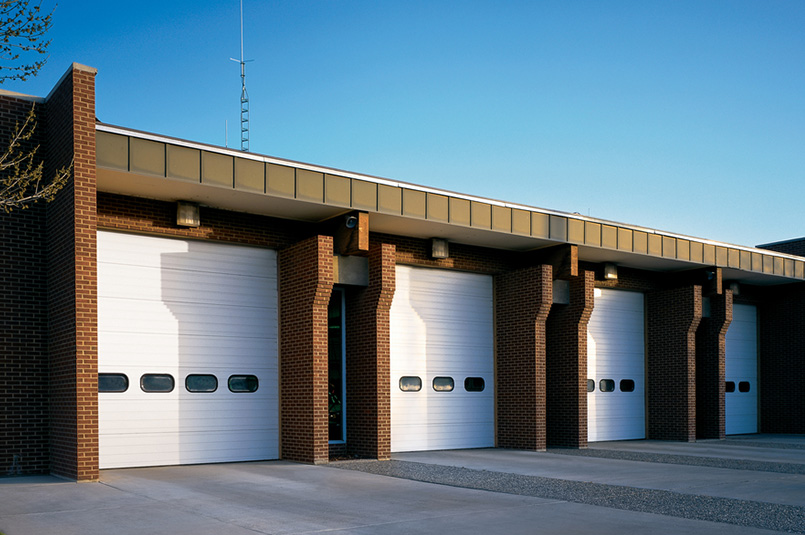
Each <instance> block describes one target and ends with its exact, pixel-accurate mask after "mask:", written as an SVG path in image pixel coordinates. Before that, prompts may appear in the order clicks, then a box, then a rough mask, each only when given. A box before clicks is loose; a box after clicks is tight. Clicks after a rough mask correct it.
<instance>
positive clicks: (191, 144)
mask: <svg viewBox="0 0 805 535" xmlns="http://www.w3.org/2000/svg"><path fill="white" fill-rule="evenodd" d="M95 129H96V130H98V131H101V132H107V133H110V134H119V135H125V136H131V137H136V138H139V139H145V140H149V141H155V142H160V143H169V144H173V145H178V146H182V147H187V148H191V149H198V150H204V151H208V152H213V153H216V154H223V155H227V156H232V157H234V158H243V159H248V160H254V161H259V162H264V163H272V164H276V165H284V166H291V167H296V168H299V169H305V170H308V171H313V172H317V173H326V174H331V175H338V176H343V177H348V178H354V179H357V180H365V181H368V182H373V183H375V184H383V185H387V186H393V187H399V188H406V189H411V190H416V191H422V192H425V193H432V194H436V195H444V196H448V197H454V198H458V199H464V200H468V201H474V202H481V203H486V204H490V205H493V206H500V207H505V208H513V209H518V210H526V211H529V212H536V213H540V214H546V215H553V216H560V217H565V218H568V219H575V220H578V221H585V222H590V223H598V224H603V225H612V226H617V227H620V228H625V229H629V230H633V231H638V232H645V233H647V234H653V235H658V236H666V237H670V238H677V239H683V240H689V241H692V242H696V243H701V244H704V245H712V246H717V247H728V248H731V249H737V250H741V251H747V252H762V253H763V254H764V255H768V256H775V257H779V258H788V259H792V260H800V261H801V260H802V257H799V256H796V255H790V254H786V253H780V252H778V251H773V250H767V249H759V248H758V247H752V246H747V245H738V244H732V243H727V242H720V241H716V240H709V239H706V238H699V237H696V236H689V235H686V234H679V233H675V232H669V231H663V230H658V229H652V228H649V227H642V226H638V225H633V224H630V223H623V222H620V221H613V220H608V219H600V218H595V217H589V216H584V215H581V214H579V213H575V212H563V211H560V210H551V209H547V208H540V207H535V206H528V205H524V204H519V203H511V202H506V201H501V200H497V199H488V198H485V197H479V196H475V195H468V194H465V193H459V192H454V191H450V190H444V189H439V188H433V187H429V186H422V185H419V184H413V183H410V182H403V181H400V180H394V179H388V178H383V177H378V176H373V175H367V174H362V173H355V172H352V171H345V170H343V169H337V168H334V167H326V166H322V165H316V164H309V163H304V162H298V161H295V160H288V159H285V158H278V157H275V156H267V155H262V154H255V153H252V152H244V151H241V150H237V149H230V148H227V147H220V146H218V145H210V144H207V143H200V142H195V141H188V140H185V139H180V138H175V137H171V136H166V135H162V134H154V133H152V132H144V131H141V130H135V129H132V128H126V127H122V126H116V125H111V124H106V123H96V125H95ZM794 241H795V240H794Z"/></svg>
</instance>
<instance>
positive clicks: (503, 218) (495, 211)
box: [492, 206, 512, 232]
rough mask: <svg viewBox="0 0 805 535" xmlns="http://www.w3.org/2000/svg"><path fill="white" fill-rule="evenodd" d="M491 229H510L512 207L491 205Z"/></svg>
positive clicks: (502, 230) (508, 230)
mask: <svg viewBox="0 0 805 535" xmlns="http://www.w3.org/2000/svg"><path fill="white" fill-rule="evenodd" d="M492 230H496V231H498V232H511V231H512V209H511V208H506V207H505V206H492Z"/></svg>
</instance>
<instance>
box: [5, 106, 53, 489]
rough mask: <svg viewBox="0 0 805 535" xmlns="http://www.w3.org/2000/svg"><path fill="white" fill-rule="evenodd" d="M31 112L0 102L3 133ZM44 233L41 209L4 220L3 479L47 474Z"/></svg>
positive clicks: (37, 140) (38, 133)
mask: <svg viewBox="0 0 805 535" xmlns="http://www.w3.org/2000/svg"><path fill="white" fill-rule="evenodd" d="M31 105H32V103H31V102H29V101H26V100H21V99H16V98H11V97H6V96H4V97H0V131H2V132H10V131H11V130H12V129H13V128H14V126H15V124H17V123H22V121H23V120H24V119H25V115H26V114H27V113H28V111H29V110H30V109H31ZM44 112H45V110H44V107H42V106H37V116H38V118H39V122H40V126H39V127H38V128H37V129H36V131H35V138H34V139H33V140H31V142H30V143H28V144H26V145H25V146H23V149H24V150H30V149H31V148H33V147H34V146H35V145H36V144H40V143H42V142H43V139H42V136H41V134H42V133H43V132H44V128H43V127H42V124H43V123H44V121H43V119H44ZM2 139H3V141H5V140H6V139H7V138H6V136H5V135H4V136H3V137H2ZM3 150H5V147H3ZM45 150H46V147H45V146H44V145H42V146H40V149H39V155H40V156H41V155H42V154H43V153H44V151H45ZM44 227H45V206H44V205H36V206H34V207H33V208H30V209H27V210H18V211H14V212H12V213H9V214H6V213H3V212H0V404H2V405H1V406H0V476H5V475H24V474H32V473H42V472H47V471H48V470H49V469H50V450H49V445H48V442H49V429H48V425H49V402H48V361H47V353H46V352H47V309H46V307H45V306H44V305H43V304H44V303H45V301H46V300H47V291H46V290H47V272H46V267H45V266H46V258H47V250H46V247H45V243H44V242H43V240H42V236H43V235H44Z"/></svg>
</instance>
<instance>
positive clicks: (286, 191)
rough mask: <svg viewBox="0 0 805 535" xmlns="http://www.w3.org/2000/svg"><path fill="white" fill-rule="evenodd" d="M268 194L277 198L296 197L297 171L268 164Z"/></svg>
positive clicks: (283, 166)
mask: <svg viewBox="0 0 805 535" xmlns="http://www.w3.org/2000/svg"><path fill="white" fill-rule="evenodd" d="M266 193H268V194H269V195H273V196H275V197H286V198H288V199H293V198H294V197H296V169H294V168H293V167H288V166H285V165H277V164H274V163H267V164H266Z"/></svg>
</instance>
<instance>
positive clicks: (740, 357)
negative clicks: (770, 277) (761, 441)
mask: <svg viewBox="0 0 805 535" xmlns="http://www.w3.org/2000/svg"><path fill="white" fill-rule="evenodd" d="M725 379H726V381H727V382H732V383H733V384H734V385H735V391H734V392H727V393H725V395H724V402H725V418H726V422H725V423H726V433H727V434H728V435H739V434H746V433H757V432H758V426H757V419H758V415H757V405H758V398H757V389H758V384H757V308H756V307H755V306H753V305H743V304H737V305H734V306H733V308H732V323H730V326H729V328H728V329H727V336H726V366H725ZM742 382H744V383H748V384H749V392H741V391H740V389H739V387H740V384H741V383H742Z"/></svg>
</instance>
